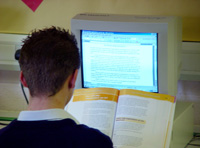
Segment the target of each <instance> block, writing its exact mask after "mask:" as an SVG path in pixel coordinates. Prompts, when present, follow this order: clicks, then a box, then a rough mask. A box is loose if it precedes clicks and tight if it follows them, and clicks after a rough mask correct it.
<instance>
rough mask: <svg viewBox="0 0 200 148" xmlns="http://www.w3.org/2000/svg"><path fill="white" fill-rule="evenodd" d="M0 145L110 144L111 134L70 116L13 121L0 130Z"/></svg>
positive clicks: (73, 147) (100, 147)
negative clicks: (76, 120)
mask: <svg viewBox="0 0 200 148" xmlns="http://www.w3.org/2000/svg"><path fill="white" fill-rule="evenodd" d="M0 147H1V148H18V147H20V148H112V147H113V145H112V142H111V140H110V138H109V137H108V136H106V135H104V134H103V133H101V132H100V131H98V130H96V129H93V128H89V127H87V126H85V125H77V124H76V123H75V122H74V121H73V120H71V119H63V120H59V121H17V120H14V121H12V122H11V123H10V124H9V125H8V126H7V127H5V128H3V129H1V130H0Z"/></svg>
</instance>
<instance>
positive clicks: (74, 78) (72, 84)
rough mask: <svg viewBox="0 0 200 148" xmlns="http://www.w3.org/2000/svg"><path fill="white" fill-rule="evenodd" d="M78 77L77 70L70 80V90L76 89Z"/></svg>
mask: <svg viewBox="0 0 200 148" xmlns="http://www.w3.org/2000/svg"><path fill="white" fill-rule="evenodd" d="M77 75H78V69H76V70H75V71H74V72H73V73H72V75H71V77H70V79H69V88H74V87H75V83H76V78H77Z"/></svg>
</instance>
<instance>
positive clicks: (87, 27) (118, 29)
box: [71, 13, 182, 95]
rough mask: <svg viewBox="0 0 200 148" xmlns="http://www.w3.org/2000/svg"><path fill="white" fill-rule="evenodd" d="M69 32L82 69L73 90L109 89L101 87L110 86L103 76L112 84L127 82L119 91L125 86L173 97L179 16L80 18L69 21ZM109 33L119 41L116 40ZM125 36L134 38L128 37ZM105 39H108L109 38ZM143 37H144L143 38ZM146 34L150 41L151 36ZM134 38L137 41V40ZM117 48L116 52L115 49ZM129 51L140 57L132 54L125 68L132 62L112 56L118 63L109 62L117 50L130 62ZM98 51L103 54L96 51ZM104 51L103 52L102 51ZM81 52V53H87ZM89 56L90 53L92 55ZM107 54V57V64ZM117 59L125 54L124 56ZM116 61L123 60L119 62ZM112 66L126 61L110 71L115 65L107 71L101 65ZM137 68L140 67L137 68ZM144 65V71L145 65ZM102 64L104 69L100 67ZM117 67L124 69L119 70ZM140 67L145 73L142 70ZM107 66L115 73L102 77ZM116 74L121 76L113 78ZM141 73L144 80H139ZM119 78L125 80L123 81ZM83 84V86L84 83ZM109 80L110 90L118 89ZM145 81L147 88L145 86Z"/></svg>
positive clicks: (108, 15) (100, 15)
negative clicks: (73, 39)
mask: <svg viewBox="0 0 200 148" xmlns="http://www.w3.org/2000/svg"><path fill="white" fill-rule="evenodd" d="M71 32H72V33H73V34H74V35H75V37H76V39H77V42H78V47H79V49H80V53H81V54H82V66H81V68H80V70H79V74H78V78H77V83H76V88H83V87H85V86H86V87H87V86H89V87H90V85H91V87H99V86H103V87H105V86H106V87H107V86H108V87H109V85H107V84H102V83H103V82H105V83H109V81H110V80H109V79H108V77H109V76H111V79H112V78H115V79H114V80H116V81H117V83H119V80H121V81H122V83H123V82H125V81H126V82H127V83H123V87H124V86H126V84H127V88H133V89H141V90H145V91H148V90H149V91H152V92H158V93H164V94H170V95H176V93H177V81H178V78H179V73H180V63H181V59H180V49H181V37H182V26H181V19H180V18H179V17H174V16H139V15H116V14H90V13H83V14H78V15H76V16H75V17H73V18H72V20H71ZM88 34H90V35H88ZM102 34H103V35H102ZM113 34H114V35H115V34H117V35H118V36H117V37H115V36H113ZM129 34H130V35H133V36H131V37H130V36H129ZM83 35H84V36H83ZM110 35H111V36H112V37H111V39H109V37H110ZM143 35H146V37H145V36H143ZM149 35H154V36H153V37H150V36H149ZM137 36H139V39H137ZM121 39H122V40H121ZM149 40H150V41H149ZM151 40H152V43H151ZM109 41H111V42H109ZM108 42H109V43H108ZM89 43H91V44H89ZM108 46H109V49H108ZM111 46H113V47H111ZM120 46H121V48H119V47H120ZM131 47H133V49H134V50H137V52H138V55H140V54H141V56H140V57H139V56H138V57H137V55H132V56H133V58H134V59H136V60H131V61H130V62H128V63H127V60H128V59H131V58H126V57H125V56H120V54H118V55H117V57H118V59H114V56H112V53H113V54H115V53H114V51H115V50H116V49H117V50H119V49H121V50H120V52H123V49H125V48H126V49H129V50H128V51H129V52H130V54H129V52H128V53H127V54H126V56H127V57H129V56H131V54H134V53H133V52H132V51H131ZM83 48H84V49H83ZM87 48H89V49H87ZM101 49H103V50H104V51H101ZM106 49H108V50H107V51H105V50H106ZM143 49H146V51H147V52H144V50H143ZM83 50H86V53H84V51H83ZM94 51H95V54H94V55H92V54H93V53H94ZM108 52H109V53H108ZM120 52H119V53H120ZM102 53H103V55H102ZM106 53H107V54H106ZM104 55H105V56H107V58H106V57H105V56H104ZM108 55H110V59H109V56H108ZM121 55H124V53H122V54H121ZM143 55H144V56H143ZM83 56H85V57H83ZM148 56H149V57H148ZM121 57H123V59H120V58H121ZM100 58H101V59H102V60H100ZM133 58H132V59H133ZM96 59H98V60H99V61H97V60H96ZM147 59H148V60H149V61H147ZM151 59H152V60H151ZM120 60H121V61H120ZM88 61H89V62H88ZM112 61H120V62H123V61H126V63H125V64H120V62H118V66H117V67H116V68H113V67H112V66H113V65H115V64H114V63H112V65H111V66H109V65H108V64H105V63H110V62H112ZM135 61H136V62H135ZM145 61H146V62H145ZM84 62H85V63H84ZM87 62H88V63H87ZM91 63H93V64H91ZM94 63H95V64H94ZM103 63H104V64H105V65H103ZM138 63H139V64H140V65H137V64H138ZM141 63H142V64H141ZM145 63H146V64H147V65H148V66H145ZM149 63H150V64H149ZM101 65H103V66H104V67H101ZM121 65H124V66H122V67H120V66H121ZM127 65H130V66H129V68H125V67H127ZM142 66H143V67H144V68H141V67H142ZM97 67H98V68H97ZM106 67H108V69H114V71H115V70H117V69H118V72H116V71H115V73H112V74H111V73H110V72H107V74H106V71H102V70H103V68H105V69H106ZM136 67H138V68H136ZM92 68H97V69H92ZM145 68H147V69H148V70H146V72H145V70H143V71H142V70H141V69H145ZM127 69H128V70H129V71H128V72H129V73H127V74H126V75H125V74H124V73H123V71H125V70H127ZM133 69H134V71H133ZM98 70H100V71H98ZM140 70H141V71H140ZM89 71H91V72H89ZM138 71H140V72H138ZM103 72H105V74H104V75H103ZM121 72H122V73H123V74H121V75H119V76H116V75H115V74H117V73H121ZM144 73H145V74H146V75H143V74H144ZM101 76H102V77H103V79H102V80H100V79H101ZM127 77H131V79H133V80H131V79H130V81H129V80H127ZM121 78H126V80H123V79H121ZM140 78H143V80H141V81H140V80H139V79H140ZM145 78H148V80H145ZM86 79H87V81H86V82H84V81H85V80H86ZM134 79H135V80H134ZM151 79H152V80H151ZM114 80H113V79H112V80H111V83H113V85H111V87H112V86H114V85H117V86H118V84H115V83H114ZM145 81H146V82H147V81H148V82H149V83H148V84H145ZM84 83H86V84H84ZM88 84H89V85H88ZM96 84H97V86H95V85H96ZM140 85H141V86H140ZM145 85H147V86H145ZM131 86H132V87H131ZM120 88H122V87H120ZM125 88H126V87H125Z"/></svg>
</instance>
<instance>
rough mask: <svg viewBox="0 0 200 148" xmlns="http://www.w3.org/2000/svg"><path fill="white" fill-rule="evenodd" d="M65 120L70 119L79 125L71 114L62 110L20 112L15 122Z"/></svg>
mask: <svg viewBox="0 0 200 148" xmlns="http://www.w3.org/2000/svg"><path fill="white" fill-rule="evenodd" d="M67 118H68V119H72V120H74V121H75V122H76V123H77V124H79V122H78V121H77V119H76V118H74V117H73V116H72V115H71V114H69V113H68V112H67V111H65V110H63V109H47V110H37V111H21V112H20V114H19V117H18V118H17V120H18V121H41V120H48V121H55V120H62V119H67Z"/></svg>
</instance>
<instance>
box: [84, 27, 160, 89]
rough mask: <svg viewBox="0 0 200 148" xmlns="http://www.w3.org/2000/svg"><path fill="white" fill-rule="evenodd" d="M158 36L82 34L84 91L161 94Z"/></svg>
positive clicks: (105, 32)
mask: <svg viewBox="0 0 200 148" xmlns="http://www.w3.org/2000/svg"><path fill="white" fill-rule="evenodd" d="M157 40H158V34H157V33H138V32H137V33H134V32H111V31H94V30H93V31H92V30H81V52H82V53H81V55H82V87H83V88H93V87H112V88H116V89H124V88H126V89H129V88H130V89H137V90H144V91H149V92H158V66H157V64H158V62H157V55H158V54H157V52H158V50H157V44H158V42H157Z"/></svg>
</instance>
